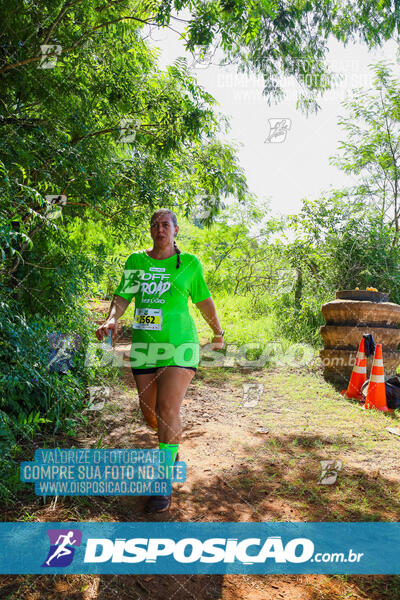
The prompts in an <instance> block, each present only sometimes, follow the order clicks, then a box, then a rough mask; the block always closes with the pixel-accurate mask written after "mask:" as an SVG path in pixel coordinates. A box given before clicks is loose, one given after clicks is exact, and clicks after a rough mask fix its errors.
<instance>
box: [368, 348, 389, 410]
mask: <svg viewBox="0 0 400 600" xmlns="http://www.w3.org/2000/svg"><path fill="white" fill-rule="evenodd" d="M364 408H377V409H378V410H382V411H384V412H393V411H392V410H391V409H390V408H388V406H387V403H386V388H385V373H384V370H383V358H382V344H376V348H375V356H374V360H373V362H372V370H371V377H370V380H369V385H368V391H367V397H366V399H365V404H364Z"/></svg>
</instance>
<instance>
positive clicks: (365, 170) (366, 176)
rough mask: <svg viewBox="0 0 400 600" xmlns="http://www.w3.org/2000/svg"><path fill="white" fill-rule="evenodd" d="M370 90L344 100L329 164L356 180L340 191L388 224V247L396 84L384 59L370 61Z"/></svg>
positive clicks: (399, 98)
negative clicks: (340, 132) (341, 134)
mask: <svg viewBox="0 0 400 600" xmlns="http://www.w3.org/2000/svg"><path fill="white" fill-rule="evenodd" d="M371 68H372V70H373V71H374V72H375V77H374V80H373V83H374V89H373V90H363V89H359V90H354V91H353V94H352V96H351V97H350V98H348V99H346V100H345V101H344V102H343V105H344V107H345V108H346V109H347V110H348V114H347V115H346V116H345V117H342V118H341V120H340V121H339V123H340V124H341V125H342V126H343V128H344V130H345V131H346V133H347V139H346V140H344V141H342V142H341V144H340V146H339V148H340V150H342V153H341V155H338V156H336V157H333V158H332V162H333V163H334V164H336V165H337V166H339V167H340V168H341V169H342V170H343V171H345V172H346V173H349V174H354V175H356V176H357V177H358V179H359V182H358V183H357V184H356V185H355V186H354V187H353V188H350V189H348V190H346V191H344V192H343V194H346V195H347V196H348V198H349V200H350V201H351V199H353V200H354V199H355V200H357V201H361V202H363V203H364V204H365V205H366V206H368V207H369V208H372V209H374V210H375V211H376V212H377V214H378V217H379V222H380V224H381V227H384V226H385V224H386V225H387V224H388V225H389V226H391V227H393V238H392V239H393V245H394V246H396V245H398V244H399V228H400V198H399V193H400V84H399V82H398V80H397V79H396V78H395V77H393V76H392V74H391V70H390V67H389V66H388V64H385V63H384V62H378V63H377V64H375V65H373V66H372V67H371Z"/></svg>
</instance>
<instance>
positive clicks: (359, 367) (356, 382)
mask: <svg viewBox="0 0 400 600" xmlns="http://www.w3.org/2000/svg"><path fill="white" fill-rule="evenodd" d="M366 379H367V359H366V358H365V349H364V338H361V342H360V346H359V348H358V352H357V356H356V364H355V365H354V367H353V372H352V374H351V377H350V381H349V385H348V386H347V390H343V391H342V392H341V394H342V396H344V397H345V398H356V399H357V400H363V395H362V394H361V386H362V385H363V383H364V382H365V381H366Z"/></svg>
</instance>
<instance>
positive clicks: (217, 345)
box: [210, 335, 225, 350]
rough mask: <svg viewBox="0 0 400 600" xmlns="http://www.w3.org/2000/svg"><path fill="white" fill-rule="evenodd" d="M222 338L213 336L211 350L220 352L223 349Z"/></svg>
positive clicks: (221, 336)
mask: <svg viewBox="0 0 400 600" xmlns="http://www.w3.org/2000/svg"><path fill="white" fill-rule="evenodd" d="M224 343H225V342H224V336H223V335H214V336H213V339H212V342H211V348H210V349H211V350H222V348H223V347H224Z"/></svg>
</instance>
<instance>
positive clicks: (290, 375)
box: [0, 339, 400, 600]
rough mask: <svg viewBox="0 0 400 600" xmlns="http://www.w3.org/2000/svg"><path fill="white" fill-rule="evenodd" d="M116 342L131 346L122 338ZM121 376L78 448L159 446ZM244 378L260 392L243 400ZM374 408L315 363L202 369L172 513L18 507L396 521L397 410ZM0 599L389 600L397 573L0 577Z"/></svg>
mask: <svg viewBox="0 0 400 600" xmlns="http://www.w3.org/2000/svg"><path fill="white" fill-rule="evenodd" d="M117 349H118V350H119V351H121V352H124V351H128V350H129V343H127V340H126V339H125V340H120V341H119V342H118V344H117ZM122 374H123V380H122V382H121V384H120V385H116V386H114V387H112V388H111V390H110V396H109V398H108V399H107V401H106V404H105V406H104V408H103V409H102V410H101V411H98V412H91V413H88V415H89V425H88V427H87V429H86V430H85V431H83V432H81V434H80V435H79V436H78V437H77V438H76V439H75V440H73V441H72V443H73V444H75V445H76V446H77V447H82V448H90V447H109V448H155V447H157V437H156V435H155V433H154V432H153V431H152V430H151V429H150V428H149V427H147V425H146V424H145V423H144V421H143V418H142V416H141V412H140V409H139V403H138V398H137V393H136V389H135V386H134V381H133V377H132V374H131V372H130V370H129V369H128V368H123V369H122ZM249 384H251V385H252V386H253V391H254V392H255V394H254V393H253V395H252V396H251V397H244V389H246V388H248V386H249ZM257 390H258V393H257ZM374 413H375V411H374ZM374 413H373V412H372V411H361V410H360V408H359V407H358V405H357V403H354V402H351V401H347V400H344V399H343V398H342V397H341V396H340V395H339V394H338V392H337V390H335V389H334V388H333V387H331V386H330V385H328V384H327V383H326V382H325V381H324V380H323V379H322V377H321V374H320V373H319V372H318V371H314V372H305V371H304V370H303V371H295V370H290V369H284V370H280V371H278V370H273V371H272V370H259V371H252V372H250V371H247V372H244V371H242V372H239V371H238V370H234V369H229V368H226V369H206V368H200V369H199V370H198V372H197V373H196V376H195V378H194V379H193V382H192V384H191V385H190V387H189V389H188V392H187V395H186V399H185V401H184V404H183V407H182V419H183V425H184V430H183V437H182V441H181V445H180V450H179V452H180V459H181V460H184V461H186V463H187V481H186V482H185V483H181V484H174V494H173V503H172V506H171V510H170V511H169V512H168V513H163V514H161V515H152V516H147V515H144V513H143V510H142V509H143V504H144V501H145V498H140V497H111V498H110V497H108V498H107V497H89V498H86V497H82V498H77V497H75V498H68V497H66V498H59V499H58V501H57V502H55V501H54V499H52V500H51V501H49V500H48V501H47V503H46V504H45V505H43V503H41V500H40V499H36V500H35V501H34V502H31V504H29V503H25V505H24V509H25V511H28V513H29V514H30V515H33V520H40V521H71V520H72V521H74V520H76V521H120V522H123V521H145V520H157V521H161V520H170V521H225V522H226V521H255V522H256V521H334V520H338V521H368V520H380V521H398V520H400V519H399V517H400V486H399V480H400V477H399V471H398V464H399V459H400V438H396V437H394V436H391V435H390V434H389V433H388V432H386V430H385V427H386V426H388V425H393V417H392V418H391V417H389V416H385V415H383V414H381V413H378V414H374ZM99 441H100V443H99ZM70 443H71V442H70ZM48 444H49V446H50V447H51V445H52V443H51V441H48ZM55 445H56V444H55ZM328 459H335V460H341V461H342V463H343V466H342V470H341V471H340V472H339V476H338V480H337V482H336V484H335V485H319V484H318V479H319V476H320V473H321V467H320V461H321V460H328ZM17 519H18V520H20V519H21V515H18V516H15V515H11V514H10V516H9V518H8V520H17ZM5 591H6V592H7V594H6V593H5ZM8 592H9V593H8ZM0 598H8V599H9V600H17V599H18V600H19V599H20V598H25V599H26V600H41V599H42V598H43V599H44V598H46V600H47V599H48V600H51V599H54V600H61V599H63V600H64V599H65V600H67V599H68V600H69V599H73V600H78V599H79V600H89V599H96V600H110V599H111V598H120V599H122V600H125V599H128V598H129V599H136V598H137V599H143V600H147V599H154V600H158V599H161V598H162V599H164V600H188V599H195V600H208V599H210V600H216V599H219V598H220V599H223V600H241V599H243V600H244V599H248V598H250V599H251V600H258V599H261V598H263V599H266V600H270V599H271V600H272V599H274V600H280V599H281V598H285V599H288V600H297V599H299V600H317V599H321V600H339V599H340V600H341V599H343V600H344V599H345V598H351V599H360V600H361V599H363V600H365V599H371V600H389V599H390V600H395V599H396V598H400V578H399V577H395V576H384V577H383V576H351V577H340V576H329V577H328V576H322V575H320V576H315V575H304V576H303V575H301V576H300V575H298V576H288V575H282V576H272V575H271V576H250V575H249V576H244V575H227V576H220V575H215V576H211V575H192V576H190V575H188V576H184V575H179V576H175V575H168V576H166V575H164V576H157V575H149V576H137V575H126V576H111V575H108V576H92V575H66V576H55V577H52V578H50V577H46V576H24V577H23V576H21V577H15V576H13V577H12V578H7V577H3V578H2V579H1V581H0Z"/></svg>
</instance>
